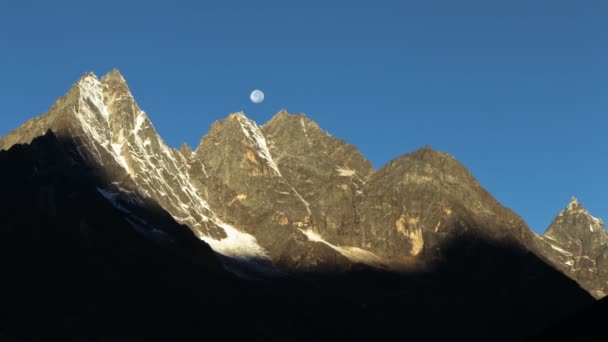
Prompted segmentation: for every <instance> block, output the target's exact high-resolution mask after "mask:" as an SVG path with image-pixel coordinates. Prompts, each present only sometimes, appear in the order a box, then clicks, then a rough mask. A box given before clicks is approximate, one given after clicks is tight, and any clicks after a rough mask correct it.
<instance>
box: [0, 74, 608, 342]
mask: <svg viewBox="0 0 608 342" xmlns="http://www.w3.org/2000/svg"><path fill="white" fill-rule="evenodd" d="M0 150H4V151H1V152H0V170H1V172H0V179H2V189H3V196H1V197H2V198H1V200H2V202H1V203H0V205H1V207H2V208H3V210H2V212H1V216H0V229H1V231H0V234H2V236H3V238H2V239H0V240H1V241H2V248H1V250H2V252H1V253H2V260H3V261H2V269H4V270H5V274H6V279H9V281H7V282H5V283H4V284H3V285H2V290H3V291H2V292H3V293H4V294H5V295H4V296H3V297H6V298H3V299H4V301H5V302H6V303H7V305H3V309H2V310H1V311H0V320H1V321H0V322H4V324H3V326H0V336H5V337H7V338H9V337H13V338H15V339H19V338H25V339H27V338H40V337H43V336H57V337H62V338H68V339H74V340H107V339H112V340H122V339H124V340H132V339H141V338H143V337H146V338H151V339H154V338H160V337H167V338H177V339H190V338H192V339H194V337H196V338H203V337H209V336H222V337H252V336H253V337H266V338H267V339H273V338H284V337H291V338H292V339H296V340H309V339H311V338H312V339H316V340H330V339H332V338H336V337H338V338H347V337H349V338H351V339H354V340H364V339H366V338H372V337H389V336H396V335H400V336H403V337H404V338H406V337H411V338H424V339H427V340H443V339H444V338H446V337H450V338H457V339H463V338H466V339H467V340H479V341H487V340H494V341H512V340H518V339H522V338H524V337H526V336H533V335H534V333H538V332H539V331H541V330H542V329H544V328H546V327H549V326H551V324H555V323H556V322H560V320H562V319H566V318H567V317H569V315H573V314H576V313H577V312H579V311H580V310H585V309H586V308H587V307H589V305H591V303H593V302H594V297H595V298H602V297H604V296H606V294H608V268H607V267H606V266H607V265H606V262H607V261H608V235H607V234H608V232H607V231H606V228H605V226H604V224H603V222H602V221H601V220H600V219H597V218H594V217H593V216H591V214H590V213H589V212H587V211H586V210H585V209H584V208H583V207H582V205H581V204H580V203H579V202H578V201H577V200H576V199H574V198H573V199H572V200H571V202H570V204H568V206H567V207H566V208H565V209H564V210H563V211H562V212H560V213H559V214H558V215H557V216H556V218H555V220H554V222H553V223H552V224H551V226H550V227H549V228H548V229H547V231H546V232H545V233H544V234H543V235H540V236H539V235H536V234H535V233H534V232H532V231H531V230H530V229H529V227H528V226H527V225H526V223H525V222H524V220H523V219H521V218H520V217H519V216H518V215H517V214H516V213H514V212H513V211H512V210H510V209H508V208H506V207H504V206H503V205H501V204H500V203H499V202H498V201H497V200H496V199H495V198H494V197H493V196H492V195H491V194H490V193H489V192H488V191H486V190H485V189H484V188H483V187H482V186H481V185H480V184H479V183H478V182H477V180H476V179H475V178H474V177H473V175H471V173H470V172H469V171H468V170H467V168H466V167H465V166H463V165H462V164H461V163H459V162H458V161H457V160H456V159H455V158H453V157H452V156H450V155H449V154H446V153H443V152H439V151H436V150H433V149H431V148H430V147H423V148H421V149H419V150H417V151H414V152H411V153H407V154H405V155H403V156H401V157H399V158H396V159H394V160H392V161H391V162H389V163H388V164H386V165H384V166H383V167H381V168H380V169H377V170H376V169H374V168H373V167H372V165H371V163H370V162H369V161H368V160H367V159H365V157H364V156H363V155H362V154H361V153H360V152H359V150H358V149H357V148H356V147H354V146H352V145H350V144H349V143H347V142H345V141H343V140H340V139H337V138H335V137H333V136H332V135H330V134H329V133H327V132H325V131H324V130H323V129H321V128H320V127H319V126H318V125H317V124H316V123H315V122H314V121H312V120H310V119H309V118H307V117H306V116H305V115H303V114H289V113H288V112H287V111H284V110H282V111H280V112H279V113H277V114H276V115H275V116H274V117H273V118H272V119H271V120H269V121H268V122H267V123H265V124H264V125H262V126H259V125H258V124H257V123H256V122H254V121H252V120H250V119H249V118H247V117H246V116H245V114H244V113H242V112H241V113H234V114H230V115H229V116H228V117H227V118H226V119H224V120H220V121H216V122H215V123H214V124H213V125H212V126H211V128H210V130H209V132H208V133H207V134H205V135H204V136H203V137H202V138H201V140H200V143H199V144H198V146H196V147H195V148H192V147H190V146H188V145H186V144H183V145H182V146H181V148H180V149H179V150H177V149H174V148H171V147H169V146H168V145H167V144H166V143H165V142H164V141H163V139H162V138H161V137H160V136H159V134H158V133H157V132H156V130H155V128H154V126H153V124H152V122H151V121H150V120H149V118H148V116H147V115H146V113H145V112H144V111H142V110H141V109H140V108H139V107H138V105H137V103H136V101H135V99H134V98H133V96H132V94H131V92H130V90H129V88H128V86H127V83H126V81H125V79H124V78H123V76H122V75H121V74H120V72H118V71H117V70H113V71H111V72H110V73H108V74H107V75H105V76H103V77H102V78H101V79H98V78H97V76H95V75H94V74H93V73H87V74H84V75H83V76H82V77H81V78H80V80H78V82H77V83H76V84H74V85H73V86H72V88H71V89H70V90H69V91H68V93H67V94H66V95H64V96H63V97H61V98H60V99H58V100H57V102H56V103H55V104H53V106H52V107H51V108H50V109H49V111H48V112H47V113H46V114H43V115H41V116H39V117H36V118H33V119H31V120H29V121H27V122H26V123H24V124H23V125H22V126H21V127H19V128H17V129H15V130H14V131H12V132H10V133H9V134H8V135H6V136H5V137H2V138H0ZM33 324H35V325H36V329H31V325H33ZM434 326H437V327H442V328H443V329H434V328H433V327H434Z"/></svg>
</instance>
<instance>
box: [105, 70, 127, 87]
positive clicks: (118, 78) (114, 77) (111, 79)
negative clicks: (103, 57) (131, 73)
mask: <svg viewBox="0 0 608 342" xmlns="http://www.w3.org/2000/svg"><path fill="white" fill-rule="evenodd" d="M101 82H102V83H104V84H108V83H120V84H124V85H126V84H127V81H126V80H125V78H124V77H123V76H122V74H121V73H120V71H119V70H118V69H116V68H115V69H112V71H110V72H108V73H107V74H105V75H104V76H103V77H102V78H101Z"/></svg>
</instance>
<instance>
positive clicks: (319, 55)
mask: <svg viewBox="0 0 608 342" xmlns="http://www.w3.org/2000/svg"><path fill="white" fill-rule="evenodd" d="M329 2H330V1H316V0H309V1H285V0H283V1H264V0H259V1H230V0H224V1H190V2H186V1H171V2H169V1H167V2H164V3H161V2H154V1H145V2H144V1H141V2H135V1H95V2H92V1H91V2H86V1H52V2H51V1H28V0H18V1H16V0H3V1H2V2H1V3H0V117H1V119H0V135H4V134H6V133H7V132H8V131H9V130H11V129H13V128H15V127H17V126H18V125H19V124H21V123H22V122H24V121H25V120H26V119H28V118H30V117H32V116H35V115H38V114H41V113H44V112H45V111H46V110H47V109H48V108H49V107H50V106H51V104H52V103H53V102H54V101H55V99H56V98H57V97H59V96H61V95H63V94H64V93H65V92H66V91H67V90H68V88H69V87H70V86H71V84H73V83H74V82H75V81H76V80H77V79H78V78H79V76H80V75H81V74H82V73H83V72H85V71H94V72H95V73H97V74H98V75H102V74H105V73H106V72H108V71H109V70H111V69H112V68H114V67H116V68H119V69H120V70H121V72H122V73H123V75H124V76H125V77H126V79H127V81H128V83H129V85H130V87H131V90H132V91H133V94H134V96H135V97H136V99H137V100H138V102H139V104H140V107H142V109H144V110H145V111H146V112H147V113H148V115H149V116H150V118H151V119H152V121H153V122H154V124H155V126H156V128H157V130H158V131H159V132H160V133H161V135H162V136H163V137H164V138H165V139H166V140H167V142H168V143H169V144H170V145H172V146H178V145H179V144H180V143H181V142H182V141H186V142H188V143H189V144H190V145H194V146H195V145H196V144H197V142H198V140H199V139H200V137H201V136H202V135H203V134H205V133H206V132H207V131H208V129H209V126H210V124H211V123H212V122H213V121H215V120H218V119H223V118H224V117H226V116H227V114H229V113H231V112H235V111H240V110H243V111H245V113H246V114H247V115H248V116H249V117H250V118H252V119H254V120H256V121H257V122H258V123H260V124H262V123H264V122H266V121H267V120H268V119H269V118H270V117H272V115H274V113H276V112H277V111H279V110H280V109H281V108H285V109H287V110H288V111H289V112H304V113H306V114H307V115H308V116H309V117H310V118H311V119H313V120H315V121H316V122H318V123H319V125H320V126H321V127H322V128H324V129H325V130H327V131H329V132H330V133H331V134H332V135H334V136H336V137H339V138H342V139H345V140H347V141H349V142H350V143H352V144H354V145H355V146H357V147H358V148H359V149H360V150H361V151H362V152H363V153H364V154H365V156H366V157H367V158H368V159H370V160H371V161H372V163H373V164H374V166H375V167H381V166H382V165H383V164H385V163H386V162H388V161H389V160H391V159H393V158H396V157H398V156H400V155H402V154H404V153H406V152H411V151H413V150H415V149H417V148H419V147H421V146H424V145H427V144H428V145H430V146H432V147H433V148H436V149H439V150H443V151H446V152H449V153H451V154H452V155H454V156H455V157H456V158H457V159H458V160H459V161H461V162H462V163H464V164H465V165H466V166H467V167H468V168H469V169H470V170H471V172H472V173H473V174H474V175H475V176H476V177H477V179H478V180H479V181H480V183H481V184H482V185H483V186H484V187H486V188H487V189H488V190H489V191H490V192H491V193H492V194H493V195H494V196H495V197H496V198H497V199H498V200H499V201H501V202H502V203H503V204H505V205H506V206H508V207H510V208H512V209H514V210H515V211H516V212H517V213H519V214H520V215H521V216H522V217H523V218H524V219H525V220H526V221H527V222H528V224H529V225H530V226H531V227H532V228H533V229H534V230H535V231H537V232H541V231H543V230H544V229H545V228H546V227H547V226H548V224H549V223H550V222H551V220H552V219H553V217H554V215H555V214H556V213H557V212H558V211H559V210H561V209H562V208H563V207H565V205H566V204H567V203H568V201H569V200H570V197H571V196H573V195H574V196H577V197H578V198H579V200H580V201H581V202H582V204H583V205H584V206H585V207H587V208H588V209H589V210H590V211H591V212H592V214H594V215H595V216H598V217H600V218H604V219H608V198H607V195H606V194H608V181H607V179H608V173H607V172H606V170H607V169H608V153H607V152H608V151H607V147H608V145H607V143H606V133H607V128H608V118H607V115H608V62H607V61H608V19H607V18H608V1H603V0H598V1H594V0H589V1H585V0H576V1H574V0H573V1H560V0H551V1H543V0H537V1H529V0H526V1H522V0H509V1H487V0H484V1H481V0H480V1H472V0H461V1H451V0H444V1H438V0H435V1H434V0H425V1H383V0H376V1H331V4H328V3H329ZM255 88H260V89H262V90H264V92H265V93H266V100H265V101H264V102H263V103H262V104H259V105H254V104H252V103H251V102H250V101H249V99H248V95H249V93H250V92H251V90H253V89H255Z"/></svg>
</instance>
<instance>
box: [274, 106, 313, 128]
mask: <svg viewBox="0 0 608 342" xmlns="http://www.w3.org/2000/svg"><path fill="white" fill-rule="evenodd" d="M299 119H303V120H305V121H306V122H313V123H315V122H314V121H313V120H311V119H309V118H308V117H307V116H306V114H304V113H289V112H288V111H287V110H286V109H281V110H280V111H279V112H278V113H276V114H275V115H274V116H273V117H272V118H271V119H270V120H268V121H267V122H266V123H265V124H264V126H269V125H271V124H277V123H287V122H292V121H294V120H299ZM294 122H295V121H294ZM298 122H299V121H298ZM298 124H299V123H298ZM315 124H316V123H315Z"/></svg>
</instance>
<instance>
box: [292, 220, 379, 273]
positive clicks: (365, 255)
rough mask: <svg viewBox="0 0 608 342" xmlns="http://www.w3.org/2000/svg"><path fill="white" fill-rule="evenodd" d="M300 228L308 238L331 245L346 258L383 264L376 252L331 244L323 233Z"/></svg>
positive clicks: (366, 262) (372, 263) (369, 263)
mask: <svg viewBox="0 0 608 342" xmlns="http://www.w3.org/2000/svg"><path fill="white" fill-rule="evenodd" d="M298 229H299V230H300V231H301V232H302V233H304V234H305V235H306V237H307V238H308V240H310V241H314V242H320V243H323V244H325V245H327V246H329V247H331V248H332V249H333V250H335V251H337V252H338V253H340V254H342V255H344V256H345V257H346V258H348V259H350V260H351V261H353V262H361V263H365V264H368V265H381V264H382V258H380V257H379V256H377V255H376V254H374V253H372V252H368V251H366V250H363V249H361V248H357V247H342V246H336V245H334V244H331V243H329V242H327V241H325V240H324V239H323V238H322V237H321V235H319V234H317V233H315V232H313V231H312V230H310V229H308V230H303V229H300V228H298Z"/></svg>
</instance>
